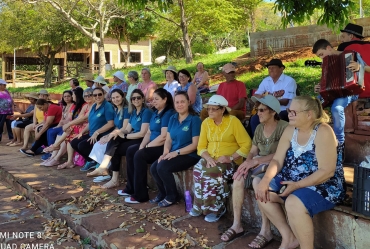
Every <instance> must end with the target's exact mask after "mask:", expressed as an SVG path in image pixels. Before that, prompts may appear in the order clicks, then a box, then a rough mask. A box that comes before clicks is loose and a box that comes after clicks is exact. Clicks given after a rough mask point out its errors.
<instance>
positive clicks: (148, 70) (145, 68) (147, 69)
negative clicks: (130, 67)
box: [141, 67, 152, 76]
mask: <svg viewBox="0 0 370 249" xmlns="http://www.w3.org/2000/svg"><path fill="white" fill-rule="evenodd" d="M143 70H145V71H147V72H148V74H149V76H152V74H151V73H150V69H149V68H147V67H144V68H143V69H141V71H143Z"/></svg>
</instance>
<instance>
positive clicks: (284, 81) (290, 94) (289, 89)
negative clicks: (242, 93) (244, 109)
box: [255, 74, 297, 111]
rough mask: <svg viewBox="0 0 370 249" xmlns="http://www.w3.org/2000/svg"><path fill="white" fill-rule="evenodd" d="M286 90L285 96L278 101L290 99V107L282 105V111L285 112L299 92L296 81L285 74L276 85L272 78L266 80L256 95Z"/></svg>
mask: <svg viewBox="0 0 370 249" xmlns="http://www.w3.org/2000/svg"><path fill="white" fill-rule="evenodd" d="M280 90H284V91H285V92H284V95H283V96H281V97H279V98H278V99H289V103H288V105H286V106H284V105H280V110H281V111H285V110H286V108H289V106H290V103H291V102H292V99H293V98H294V97H295V96H296V91H297V83H296V82H295V80H294V79H293V78H292V77H290V76H288V75H285V74H281V75H280V77H279V79H278V80H277V81H276V83H274V81H273V80H272V78H271V77H270V76H268V77H266V78H264V79H263V80H262V82H261V84H260V85H259V87H258V89H257V91H256V92H255V94H261V95H262V94H264V93H266V92H267V93H268V94H273V93H274V92H277V91H280Z"/></svg>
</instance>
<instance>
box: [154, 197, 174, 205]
mask: <svg viewBox="0 0 370 249" xmlns="http://www.w3.org/2000/svg"><path fill="white" fill-rule="evenodd" d="M172 204H174V202H169V201H167V200H166V199H163V200H161V201H160V202H158V207H169V206H171V205H172Z"/></svg>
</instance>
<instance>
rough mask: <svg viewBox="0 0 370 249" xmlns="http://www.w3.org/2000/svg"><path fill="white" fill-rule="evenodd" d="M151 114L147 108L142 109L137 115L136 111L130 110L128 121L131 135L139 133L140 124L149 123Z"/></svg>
mask: <svg viewBox="0 0 370 249" xmlns="http://www.w3.org/2000/svg"><path fill="white" fill-rule="evenodd" d="M152 114H153V112H152V110H151V109H149V108H142V109H141V110H140V112H139V114H137V113H136V110H132V113H131V116H130V120H129V123H130V124H131V127H132V133H136V132H139V131H140V130H141V125H142V124H145V123H149V122H150V118H151V117H152Z"/></svg>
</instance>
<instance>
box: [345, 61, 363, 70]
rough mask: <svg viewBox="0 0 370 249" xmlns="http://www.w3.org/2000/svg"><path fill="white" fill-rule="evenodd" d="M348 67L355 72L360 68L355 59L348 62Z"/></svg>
mask: <svg viewBox="0 0 370 249" xmlns="http://www.w3.org/2000/svg"><path fill="white" fill-rule="evenodd" d="M347 68H348V69H351V70H352V72H357V71H359V70H360V63H358V62H356V61H351V63H349V65H348V66H347Z"/></svg>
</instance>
